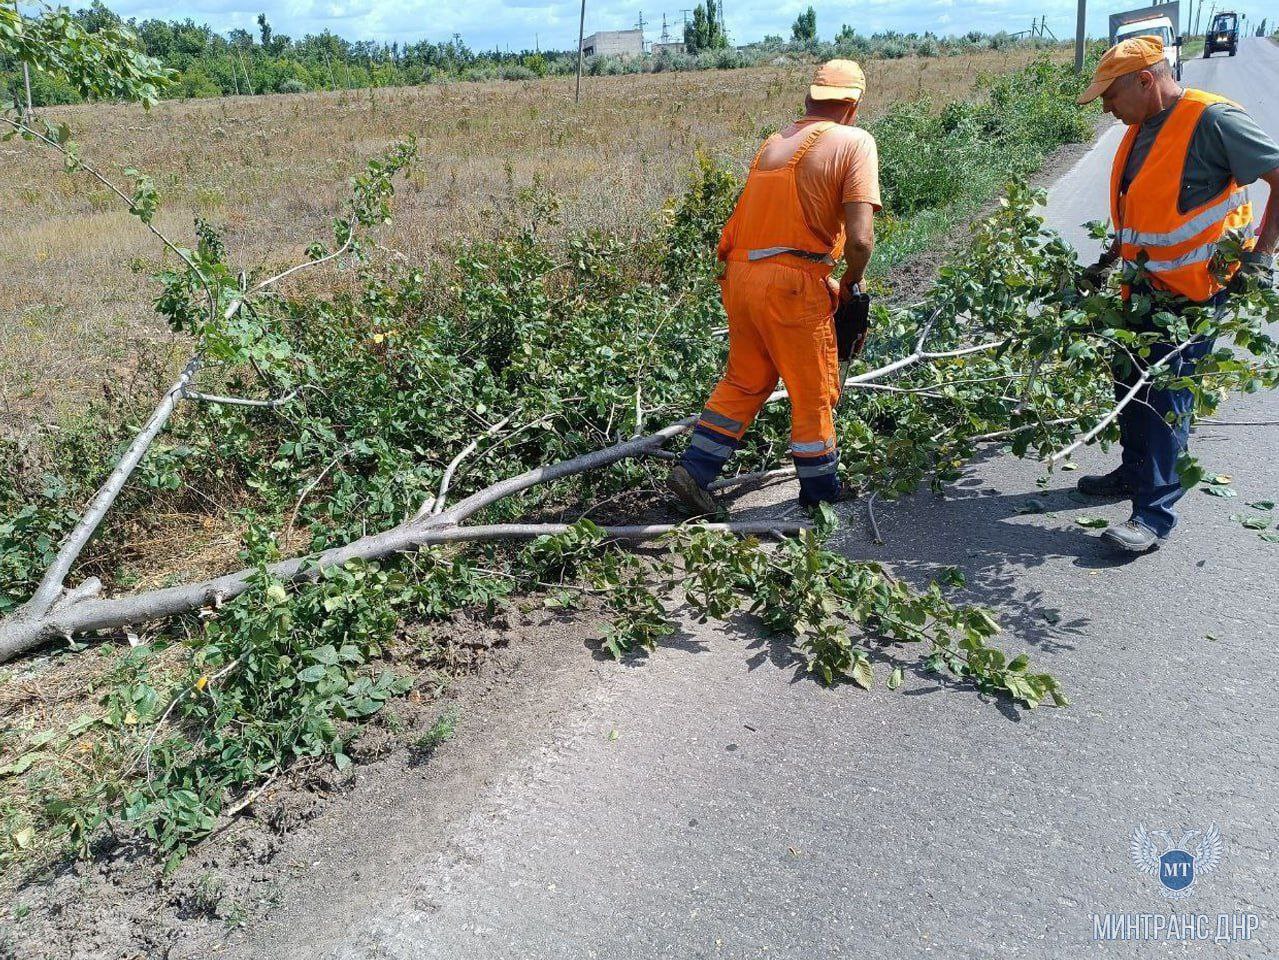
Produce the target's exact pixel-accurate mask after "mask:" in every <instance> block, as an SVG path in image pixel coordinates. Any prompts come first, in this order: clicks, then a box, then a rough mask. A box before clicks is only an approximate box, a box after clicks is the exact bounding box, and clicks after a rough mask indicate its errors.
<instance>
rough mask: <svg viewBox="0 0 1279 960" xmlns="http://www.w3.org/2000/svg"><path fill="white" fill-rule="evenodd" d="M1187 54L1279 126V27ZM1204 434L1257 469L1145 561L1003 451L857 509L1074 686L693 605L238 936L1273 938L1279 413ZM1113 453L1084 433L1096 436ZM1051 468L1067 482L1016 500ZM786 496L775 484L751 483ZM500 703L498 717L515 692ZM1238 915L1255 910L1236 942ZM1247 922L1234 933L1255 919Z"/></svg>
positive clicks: (1020, 947)
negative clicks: (1260, 524)
mask: <svg viewBox="0 0 1279 960" xmlns="http://www.w3.org/2000/svg"><path fill="white" fill-rule="evenodd" d="M1185 79H1186V82H1188V83H1190V84H1193V85H1199V86H1203V87H1206V88H1207V89H1209V90H1214V91H1219V92H1222V93H1225V94H1227V95H1230V96H1233V97H1235V98H1237V99H1239V100H1240V101H1242V102H1243V103H1244V104H1245V105H1246V106H1248V107H1249V109H1250V110H1251V111H1252V112H1253V113H1254V115H1255V116H1257V117H1258V119H1259V120H1260V121H1261V122H1262V124H1263V126H1265V127H1266V128H1268V129H1269V130H1270V131H1271V132H1272V133H1275V134H1279V107H1277V106H1276V102H1275V97H1276V91H1279V47H1276V46H1273V45H1270V44H1269V43H1267V42H1264V41H1259V40H1249V41H1246V42H1244V43H1243V45H1242V46H1241V49H1240V53H1239V55H1238V56H1237V57H1236V58H1234V59H1229V58H1226V57H1221V58H1213V59H1212V60H1211V61H1203V60H1195V61H1193V62H1191V63H1190V64H1189V65H1188V66H1187V69H1186V77H1185ZM1117 139H1118V130H1117V129H1116V130H1111V131H1109V132H1108V133H1106V134H1105V135H1104V136H1103V137H1102V139H1101V141H1100V143H1099V144H1098V147H1097V149H1095V150H1094V151H1092V152H1091V153H1089V154H1088V155H1087V156H1086V157H1085V158H1084V159H1083V160H1081V161H1080V162H1079V164H1078V165H1077V166H1076V167H1075V168H1074V169H1072V170H1071V171H1070V172H1069V173H1068V174H1066V175H1065V176H1064V178H1063V179H1062V180H1061V181H1060V183H1059V184H1058V185H1057V186H1056V187H1055V188H1054V189H1053V190H1052V193H1051V200H1050V203H1049V214H1050V219H1051V221H1052V223H1053V224H1054V225H1055V226H1058V227H1061V228H1063V229H1066V230H1070V229H1072V228H1073V227H1075V225H1077V224H1079V223H1082V222H1083V221H1085V220H1088V219H1093V218H1095V217H1102V216H1104V215H1105V197H1104V192H1105V184H1106V179H1107V176H1106V174H1107V170H1108V166H1109V162H1110V157H1111V155H1112V153H1113V149H1114V146H1115V144H1116V142H1117ZM1260 192H1261V191H1258V193H1260ZM1227 415H1228V416H1230V417H1231V418H1232V419H1275V418H1276V417H1279V398H1276V397H1274V396H1253V397H1247V398H1242V399H1239V400H1236V401H1232V402H1231V403H1230V405H1229V407H1228V414H1227ZM1193 442H1194V443H1195V444H1196V445H1197V447H1198V449H1199V451H1200V452H1201V453H1202V454H1203V455H1204V457H1205V460H1206V465H1207V466H1208V467H1209V468H1210V469H1215V470H1217V471H1219V472H1222V473H1228V474H1232V475H1233V476H1234V484H1233V486H1234V488H1235V489H1236V490H1237V491H1238V493H1239V497H1238V498H1237V499H1235V500H1224V499H1218V498H1214V497H1210V496H1205V495H1204V494H1203V493H1201V492H1194V493H1192V494H1190V495H1189V496H1188V497H1187V498H1186V499H1185V500H1184V501H1183V505H1184V507H1183V510H1182V515H1183V517H1182V523H1181V525H1180V527H1179V528H1178V530H1177V535H1176V538H1175V540H1173V541H1172V542H1171V543H1170V544H1168V545H1167V546H1166V547H1164V548H1163V549H1161V550H1159V551H1158V552H1156V553H1154V554H1152V555H1148V556H1145V557H1141V558H1139V559H1136V560H1134V561H1132V562H1117V561H1116V560H1114V559H1113V558H1112V557H1111V555H1110V554H1108V553H1107V552H1106V551H1105V550H1104V549H1102V548H1101V547H1100V545H1099V544H1098V542H1097V540H1096V538H1095V535H1094V534H1093V533H1092V532H1090V531H1085V530H1083V529H1082V528H1081V527H1079V526H1078V525H1076V524H1075V523H1074V518H1075V517H1077V516H1079V515H1081V514H1083V513H1090V514H1097V513H1100V514H1102V515H1105V516H1107V517H1110V518H1111V519H1112V520H1115V521H1121V520H1123V519H1126V515H1127V514H1126V509H1125V505H1123V504H1115V505H1109V506H1103V507H1100V508H1099V507H1096V506H1093V505H1089V506H1087V507H1085V506H1083V505H1082V504H1080V503H1079V502H1078V501H1077V500H1075V499H1073V498H1072V496H1071V493H1070V484H1071V481H1072V479H1073V478H1074V477H1075V476H1077V474H1069V473H1066V474H1057V475H1055V476H1054V477H1052V479H1051V481H1050V483H1049V486H1048V491H1047V492H1046V493H1042V492H1041V491H1040V490H1038V489H1037V487H1036V485H1035V481H1036V479H1037V478H1038V477H1039V476H1040V475H1041V470H1040V469H1039V468H1038V467H1037V466H1036V465H1035V464H1033V463H1026V462H1022V461H1018V460H1015V459H1011V458H1006V457H992V458H990V459H987V460H985V461H984V462H981V463H979V464H978V465H976V467H975V468H974V469H973V470H972V472H971V474H970V476H969V477H967V478H966V479H964V480H962V481H961V482H960V483H958V484H957V485H956V486H955V487H954V488H953V489H952V490H951V491H949V492H948V494H947V496H946V497H945V498H944V499H943V498H937V497H933V496H931V495H924V496H919V497H916V498H914V499H913V500H911V501H908V502H905V503H900V504H895V505H892V506H886V507H881V508H880V509H879V511H878V512H879V522H880V525H881V527H882V532H883V536H884V540H885V544H884V545H883V546H876V545H874V544H873V543H871V542H869V540H868V539H867V538H866V536H865V534H864V532H863V528H864V526H865V522H864V518H865V513H864V507H862V506H860V505H858V506H857V507H855V508H854V510H853V512H852V514H851V515H850V517H849V521H848V525H847V528H846V532H845V533H844V534H843V535H842V536H843V539H842V540H841V541H840V546H841V549H844V550H846V551H847V552H848V553H849V554H850V555H852V556H857V557H871V558H879V559H884V560H888V561H891V562H892V563H893V564H894V565H895V566H896V567H897V569H899V570H901V571H905V572H908V573H910V574H911V575H917V576H921V577H922V576H926V575H928V574H929V573H930V572H934V571H936V570H938V569H940V568H941V567H944V566H947V565H955V566H958V567H960V568H961V569H962V570H963V571H964V572H965V574H966V575H967V578H968V582H969V591H968V594H969V597H970V598H971V599H973V600H977V601H981V602H985V603H988V604H991V605H992V606H994V607H995V608H996V609H997V610H998V611H999V613H1000V616H1001V617H1002V618H1003V622H1004V623H1005V625H1006V627H1007V633H1006V635H1005V637H1004V643H1005V645H1006V646H1007V647H1008V648H1010V649H1014V650H1015V649H1026V650H1028V651H1030V652H1031V654H1032V656H1033V657H1034V659H1035V660H1036V661H1037V662H1038V663H1039V664H1041V665H1042V666H1043V667H1045V668H1047V669H1050V670H1051V671H1053V672H1054V673H1056V674H1057V675H1058V676H1059V677H1060V678H1061V679H1062V682H1063V683H1064V685H1065V687H1066V688H1067V690H1068V691H1069V693H1070V695H1071V697H1072V699H1073V705H1072V706H1071V707H1070V708H1069V709H1066V710H1051V709H1041V710H1037V711H1034V712H1028V711H1023V710H1014V709H1011V708H1009V707H1007V706H1004V705H1000V704H998V703H995V702H991V701H987V700H985V699H983V698H981V697H979V696H977V695H975V694H973V693H971V692H967V691H964V690H962V689H956V688H952V687H946V686H945V685H943V684H940V683H938V682H937V680H936V679H935V678H932V677H930V676H928V675H924V674H920V675H913V676H910V675H908V677H907V681H906V683H905V685H904V686H903V688H902V689H901V690H899V691H897V692H895V693H890V692H888V691H886V690H883V689H880V690H877V691H875V692H872V693H863V692H859V691H856V690H854V689H849V688H844V689H838V690H826V689H823V688H821V687H820V686H818V685H817V684H815V683H813V682H811V681H810V680H808V679H807V678H806V677H804V676H803V675H802V674H800V673H797V672H796V670H795V668H794V665H793V663H792V662H790V661H789V660H788V658H787V656H786V654H785V652H784V650H781V649H779V648H776V647H774V646H772V645H770V644H769V643H768V642H767V641H765V640H763V639H761V638H760V637H759V636H758V635H756V634H754V633H752V632H751V630H750V628H749V627H747V626H745V625H743V626H742V627H741V629H736V628H734V629H728V630H724V629H722V628H720V627H714V626H700V625H696V624H689V625H688V632H687V634H686V635H685V636H684V637H682V638H681V639H680V641H679V642H677V643H674V644H672V645H669V646H666V647H664V648H663V649H662V650H660V651H659V652H658V653H657V654H656V655H655V656H653V657H652V658H651V660H650V661H648V662H647V663H646V664H644V665H641V666H637V667H634V668H625V667H617V668H611V667H610V668H608V669H602V670H600V671H599V672H598V674H594V675H592V676H591V677H590V679H589V681H587V682H584V683H583V684H580V685H578V686H577V687H576V688H575V689H569V690H566V691H565V692H564V693H563V696H562V703H560V704H559V705H557V707H556V712H555V716H554V718H553V721H551V722H548V723H547V729H546V732H545V737H544V742H542V744H541V745H540V747H538V748H537V749H535V750H529V751H527V752H526V754H525V755H523V756H521V757H520V758H518V759H517V760H516V762H514V763H513V764H512V765H511V767H510V770H509V772H508V773H507V774H505V775H504V776H503V778H502V780H501V782H500V783H498V784H495V785H494V786H493V787H492V788H491V789H489V790H487V791H486V792H484V794H483V795H482V796H479V797H475V798H471V797H466V798H462V797H459V798H457V810H458V812H457V813H456V814H454V815H453V816H451V817H450V818H449V819H448V820H447V822H445V823H443V824H437V825H434V826H433V827H432V832H431V834H430V836H431V837H432V839H431V840H430V842H429V843H427V842H426V841H425V840H424V839H423V838H424V836H425V834H424V833H423V832H422V829H421V827H420V825H419V824H417V823H415V822H413V821H411V820H409V821H405V822H401V823H400V824H399V828H398V830H397V831H396V832H395V833H394V834H393V835H388V836H387V837H386V839H385V846H384V847H383V848H381V849H378V850H373V851H369V852H368V859H369V866H368V868H366V869H364V870H362V871H361V876H362V878H363V879H357V880H350V881H342V882H340V883H339V882H336V881H335V882H334V883H333V884H332V885H331V886H330V887H328V888H327V890H326V895H325V896H324V897H322V898H320V899H318V900H317V899H314V898H309V899H307V900H306V901H305V902H300V903H296V904H294V905H293V906H291V907H288V908H286V909H284V910H282V911H281V912H280V913H279V914H278V915H277V916H276V917H275V918H274V919H272V920H271V921H270V922H268V923H266V924H264V925H262V926H261V927H259V928H258V929H257V930H256V931H254V932H253V933H252V934H251V935H250V937H249V941H248V943H245V944H243V945H242V946H241V947H233V948H232V949H231V950H229V951H227V952H228V953H235V952H236V951H237V950H239V952H240V955H243V956H246V957H248V956H253V957H266V956H271V957H290V958H292V957H297V958H303V957H306V958H315V957H334V958H374V957H378V958H389V957H393V958H409V957H412V958H435V957H439V958H445V957H448V958H453V957H466V958H476V960H480V958H560V957H564V958H568V957H575V958H576V957H609V958H614V957H616V958H629V957H637V958H638V957H644V958H649V957H752V958H754V957H794V958H813V957H826V956H836V955H848V956H858V957H904V956H917V955H922V954H936V955H939V956H946V957H956V956H958V957H996V956H998V957H1045V958H1047V957H1052V958H1060V957H1075V956H1094V955H1107V954H1108V955H1113V956H1125V957H1126V956H1131V955H1134V954H1137V955H1151V956H1162V955H1164V954H1165V953H1167V952H1170V950H1171V949H1172V948H1169V947H1166V946H1165V945H1164V944H1162V943H1161V944H1157V945H1156V944H1148V943H1133V942H1117V943H1096V942H1093V938H1094V932H1095V931H1094V923H1093V920H1092V918H1091V915H1092V914H1094V913H1098V914H1112V913H1116V914H1133V915H1137V914H1162V915H1163V916H1164V917H1165V918H1166V917H1167V916H1168V915H1169V914H1170V913H1171V914H1176V915H1178V916H1181V915H1183V914H1196V915H1198V914H1203V915H1205V916H1206V917H1207V919H1206V920H1205V921H1203V923H1204V924H1205V926H1204V927H1196V928H1195V929H1196V932H1198V933H1200V934H1204V935H1206V936H1207V939H1206V940H1203V941H1201V942H1197V943H1194V944H1192V945H1191V947H1190V950H1191V952H1194V953H1207V952H1212V953H1214V954H1216V955H1221V956H1231V957H1236V956H1248V957H1268V956H1269V957H1272V956H1275V955H1276V953H1277V952H1279V863H1277V862H1276V856H1275V847H1276V840H1279V813H1277V812H1276V808H1275V800H1276V793H1275V782H1276V773H1277V772H1279V763H1277V760H1279V749H1277V748H1279V698H1277V697H1276V695H1275V678H1276V666H1275V657H1274V644H1275V640H1276V637H1277V636H1279V592H1277V591H1276V589H1275V579H1276V574H1277V573H1279V544H1272V543H1266V542H1263V541H1262V540H1260V539H1259V538H1258V537H1257V535H1256V534H1254V533H1252V532H1250V531H1246V530H1243V529H1242V528H1241V527H1240V526H1239V524H1238V523H1236V522H1234V521H1231V520H1230V519H1229V516H1230V514H1231V513H1235V512H1238V511H1240V510H1246V508H1245V507H1243V506H1242V504H1244V503H1245V502H1247V501H1254V500H1259V499H1275V500H1279V428H1254V429H1248V428H1238V427H1218V428H1214V427H1201V428H1199V430H1198V431H1197V433H1196V435H1195V438H1194V441H1193ZM1111 460H1112V457H1111V456H1108V455H1106V454H1103V453H1102V452H1100V451H1097V450H1090V451H1087V452H1086V454H1085V455H1084V456H1083V457H1081V465H1082V467H1083V468H1084V469H1088V468H1097V469H1104V468H1106V466H1107V464H1108V463H1109V462H1110V461H1111ZM789 492H790V491H788V490H783V491H782V493H783V494H785V493H789ZM1029 495H1038V496H1041V497H1042V498H1043V499H1044V500H1045V501H1046V502H1047V504H1048V508H1049V509H1048V512H1047V513H1044V514H1037V515H1036V514H1031V515H1025V514H1020V513H1018V507H1019V506H1020V505H1022V504H1023V503H1024V502H1025V500H1026V498H1027V496H1029ZM773 496H774V498H775V497H776V496H777V494H774V495H773ZM768 509H770V505H769V503H768V498H767V496H766V495H765V494H759V495H757V498H756V499H755V500H750V501H746V504H745V507H744V508H743V510H744V512H745V513H747V514H750V513H752V512H753V511H754V510H760V511H765V510H768ZM576 655H577V656H582V654H580V653H578V654H576ZM483 722H485V723H491V724H493V725H494V729H495V731H499V732H495V733H494V735H495V736H500V735H501V734H500V725H501V723H502V718H501V716H500V715H498V716H494V717H490V718H486V719H485V720H484V721H483ZM1214 823H1215V824H1217V825H1218V826H1219V828H1220V830H1221V833H1222V835H1223V837H1224V856H1223V858H1222V860H1221V863H1220V865H1219V866H1218V867H1217V869H1216V870H1215V871H1214V872H1212V873H1211V874H1208V875H1202V874H1201V876H1200V878H1199V879H1198V880H1197V881H1196V883H1195V885H1194V887H1193V888H1192V889H1193V892H1192V895H1191V896H1190V897H1189V898H1188V899H1185V900H1180V901H1174V900H1169V899H1165V898H1164V897H1163V896H1162V895H1161V893H1160V886H1159V883H1158V882H1157V880H1155V879H1154V878H1152V877H1150V876H1146V875H1143V874H1142V873H1141V872H1139V871H1138V870H1137V868H1136V867H1135V866H1134V864H1133V862H1132V860H1131V858H1130V854H1129V837H1130V834H1131V833H1132V831H1133V829H1134V827H1135V826H1137V825H1138V824H1143V825H1144V826H1145V827H1147V828H1148V829H1150V830H1157V829H1163V830H1169V831H1172V832H1173V835H1174V836H1179V835H1180V831H1181V830H1192V829H1195V830H1207V829H1208V828H1209V826H1210V825H1211V824H1214ZM383 854H386V855H385V856H383ZM338 856H339V854H334V857H338ZM1201 863H1202V862H1201ZM313 866H314V868H315V871H316V872H317V873H321V874H323V873H325V872H326V871H327V870H328V869H329V866H328V864H327V862H325V861H324V859H323V858H319V859H317V860H316V861H315V863H314V864H313ZM1222 914H1227V915H1232V916H1237V915H1243V914H1253V915H1255V916H1256V917H1257V918H1258V922H1259V924H1260V926H1259V927H1258V928H1257V929H1256V930H1255V931H1251V939H1249V940H1247V941H1243V942H1236V943H1230V944H1227V943H1224V942H1214V938H1215V936H1216V934H1217V933H1218V932H1219V931H1218V928H1217V921H1218V917H1219V916H1220V915H1222ZM1133 922H1134V923H1139V922H1141V921H1140V920H1134V921H1133ZM1239 922H1240V924H1241V925H1240V926H1237V927H1231V926H1230V925H1229V921H1228V922H1227V926H1226V927H1225V928H1224V935H1225V936H1227V937H1229V936H1230V935H1231V934H1232V933H1233V934H1242V933H1243V932H1245V931H1248V929H1249V928H1248V927H1247V926H1246V924H1247V922H1248V921H1246V920H1245V919H1243V918H1242V917H1240V918H1239ZM1152 929H1153V928H1152ZM1177 949H1180V946H1178V947H1177Z"/></svg>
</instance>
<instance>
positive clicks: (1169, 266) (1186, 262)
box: [1146, 224, 1257, 273]
mask: <svg viewBox="0 0 1279 960" xmlns="http://www.w3.org/2000/svg"><path fill="white" fill-rule="evenodd" d="M1256 235H1257V232H1256V231H1255V230H1254V229H1253V228H1252V224H1249V225H1248V229H1247V230H1245V231H1244V233H1243V239H1244V240H1249V239H1251V238H1253V237H1255V236H1256ZM1216 254H1217V241H1216V240H1213V241H1210V242H1209V243H1205V244H1203V245H1201V246H1198V247H1195V248H1194V249H1193V250H1190V251H1188V252H1186V253H1183V254H1182V255H1181V256H1179V257H1177V258H1176V259H1173V260H1147V261H1146V269H1147V270H1148V271H1149V272H1150V273H1170V272H1171V271H1173V270H1180V269H1181V268H1182V267H1188V266H1190V265H1191V264H1195V263H1207V262H1209V261H1210V260H1212V258H1213V257H1214V256H1216Z"/></svg>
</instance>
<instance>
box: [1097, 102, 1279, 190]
mask: <svg viewBox="0 0 1279 960" xmlns="http://www.w3.org/2000/svg"><path fill="white" fill-rule="evenodd" d="M1175 106H1176V104H1173V107H1175ZM1173 107H1169V108H1168V109H1167V110H1164V111H1163V112H1161V113H1157V114H1155V116H1153V117H1151V118H1150V119H1149V120H1147V121H1146V122H1145V123H1143V124H1142V125H1141V129H1140V130H1138V131H1137V139H1136V140H1134V141H1133V145H1132V153H1130V154H1129V155H1128V163H1127V165H1126V166H1125V167H1124V175H1123V177H1122V178H1121V179H1120V184H1119V188H1120V190H1123V191H1126V190H1127V189H1128V187H1129V186H1130V185H1131V184H1132V181H1133V179H1134V178H1135V177H1136V176H1137V171H1139V170H1140V169H1141V165H1142V164H1143V163H1144V162H1145V160H1146V156H1147V154H1149V153H1150V147H1151V145H1152V144H1153V143H1154V142H1155V137H1156V136H1158V134H1159V131H1160V129H1162V128H1163V125H1164V121H1165V120H1167V119H1168V116H1169V115H1170V114H1171V113H1172V111H1173ZM1276 167H1279V144H1276V143H1275V141H1274V140H1272V139H1271V138H1270V137H1269V136H1267V135H1266V132H1265V131H1264V130H1262V129H1261V128H1260V127H1259V126H1257V123H1256V121H1255V120H1253V119H1252V117H1250V116H1248V114H1246V113H1245V112H1244V111H1242V110H1240V109H1239V108H1238V107H1235V106H1232V105H1231V104H1229V103H1214V104H1212V105H1211V106H1209V107H1208V108H1207V109H1205V110H1204V112H1203V116H1201V117H1200V118H1199V124H1198V126H1196V127H1195V132H1194V133H1193V134H1192V135H1191V137H1190V150H1189V152H1188V153H1187V154H1186V168H1185V172H1184V173H1182V176H1181V192H1180V194H1179V195H1178V197H1177V208H1178V209H1179V210H1180V211H1181V212H1182V213H1187V212H1189V211H1191V210H1193V209H1195V207H1198V206H1202V205H1203V204H1205V203H1207V202H1208V201H1209V200H1211V199H1212V198H1213V197H1215V196H1217V195H1218V194H1219V193H1221V191H1222V190H1225V189H1226V184H1227V183H1229V182H1230V178H1231V177H1234V179H1235V182H1236V183H1238V184H1239V185H1240V186H1247V185H1248V184H1250V183H1253V182H1255V181H1256V180H1257V178H1258V177H1260V176H1261V175H1262V174H1263V173H1269V172H1270V171H1271V170H1274V169H1275V168H1276Z"/></svg>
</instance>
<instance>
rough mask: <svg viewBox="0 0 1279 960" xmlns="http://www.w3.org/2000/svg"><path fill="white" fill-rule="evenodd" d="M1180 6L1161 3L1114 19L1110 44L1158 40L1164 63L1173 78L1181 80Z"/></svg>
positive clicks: (1114, 16)
mask: <svg viewBox="0 0 1279 960" xmlns="http://www.w3.org/2000/svg"><path fill="white" fill-rule="evenodd" d="M1179 18H1180V5H1179V4H1177V3H1160V4H1156V5H1155V6H1153V7H1142V8H1140V9H1138V10H1126V11H1124V12H1123V13H1112V14H1111V15H1110V43H1111V45H1112V46H1113V45H1114V44H1116V43H1118V42H1119V41H1121V40H1127V39H1129V38H1130V37H1158V38H1159V39H1160V40H1162V41H1163V45H1164V59H1165V60H1167V61H1168V67H1169V69H1171V70H1172V75H1173V76H1174V77H1176V78H1177V79H1178V80H1180V79H1181V36H1180V34H1179V33H1178V31H1177V24H1178V22H1179Z"/></svg>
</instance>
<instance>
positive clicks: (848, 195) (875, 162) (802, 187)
mask: <svg viewBox="0 0 1279 960" xmlns="http://www.w3.org/2000/svg"><path fill="white" fill-rule="evenodd" d="M817 122H818V121H817V120H810V119H804V120H798V121H796V122H795V123H793V124H791V125H790V126H789V127H787V128H786V129H785V130H781V131H779V132H778V134H777V136H775V137H773V138H772V140H771V141H770V142H769V143H767V144H765V146H764V150H763V152H762V153H761V154H760V158H759V169H761V170H775V169H776V168H778V167H783V166H785V165H786V162H787V161H788V160H790V158H791V157H792V156H793V155H794V153H795V151H796V150H798V149H799V145H800V144H801V143H802V142H803V140H804V137H806V136H807V135H808V131H809V127H810V126H811V125H812V124H814V123H817ZM795 186H796V188H797V190H798V191H799V203H800V206H801V207H802V208H803V212H804V220H805V222H807V224H808V226H809V228H810V229H811V230H812V231H813V233H815V234H816V235H817V236H818V237H820V238H821V239H822V240H823V241H825V242H826V243H827V244H829V245H830V246H834V244H835V240H836V238H838V237H839V235H840V233H841V232H842V231H843V229H844V204H846V203H869V204H870V205H871V206H873V207H874V208H875V209H876V210H879V209H881V208H882V207H883V204H882V203H881V202H880V197H879V148H878V147H877V146H876V145H875V138H874V137H873V136H871V135H870V133H868V132H867V131H865V130H863V129H862V128H861V127H846V126H843V125H842V124H836V125H835V126H833V127H831V128H830V129H829V130H827V131H826V132H825V133H823V134H822V135H821V136H820V137H818V138H817V142H816V143H814V144H813V145H812V147H810V148H809V151H808V153H806V154H804V156H803V157H802V158H801V159H800V161H799V166H797V167H796V168H795Z"/></svg>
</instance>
